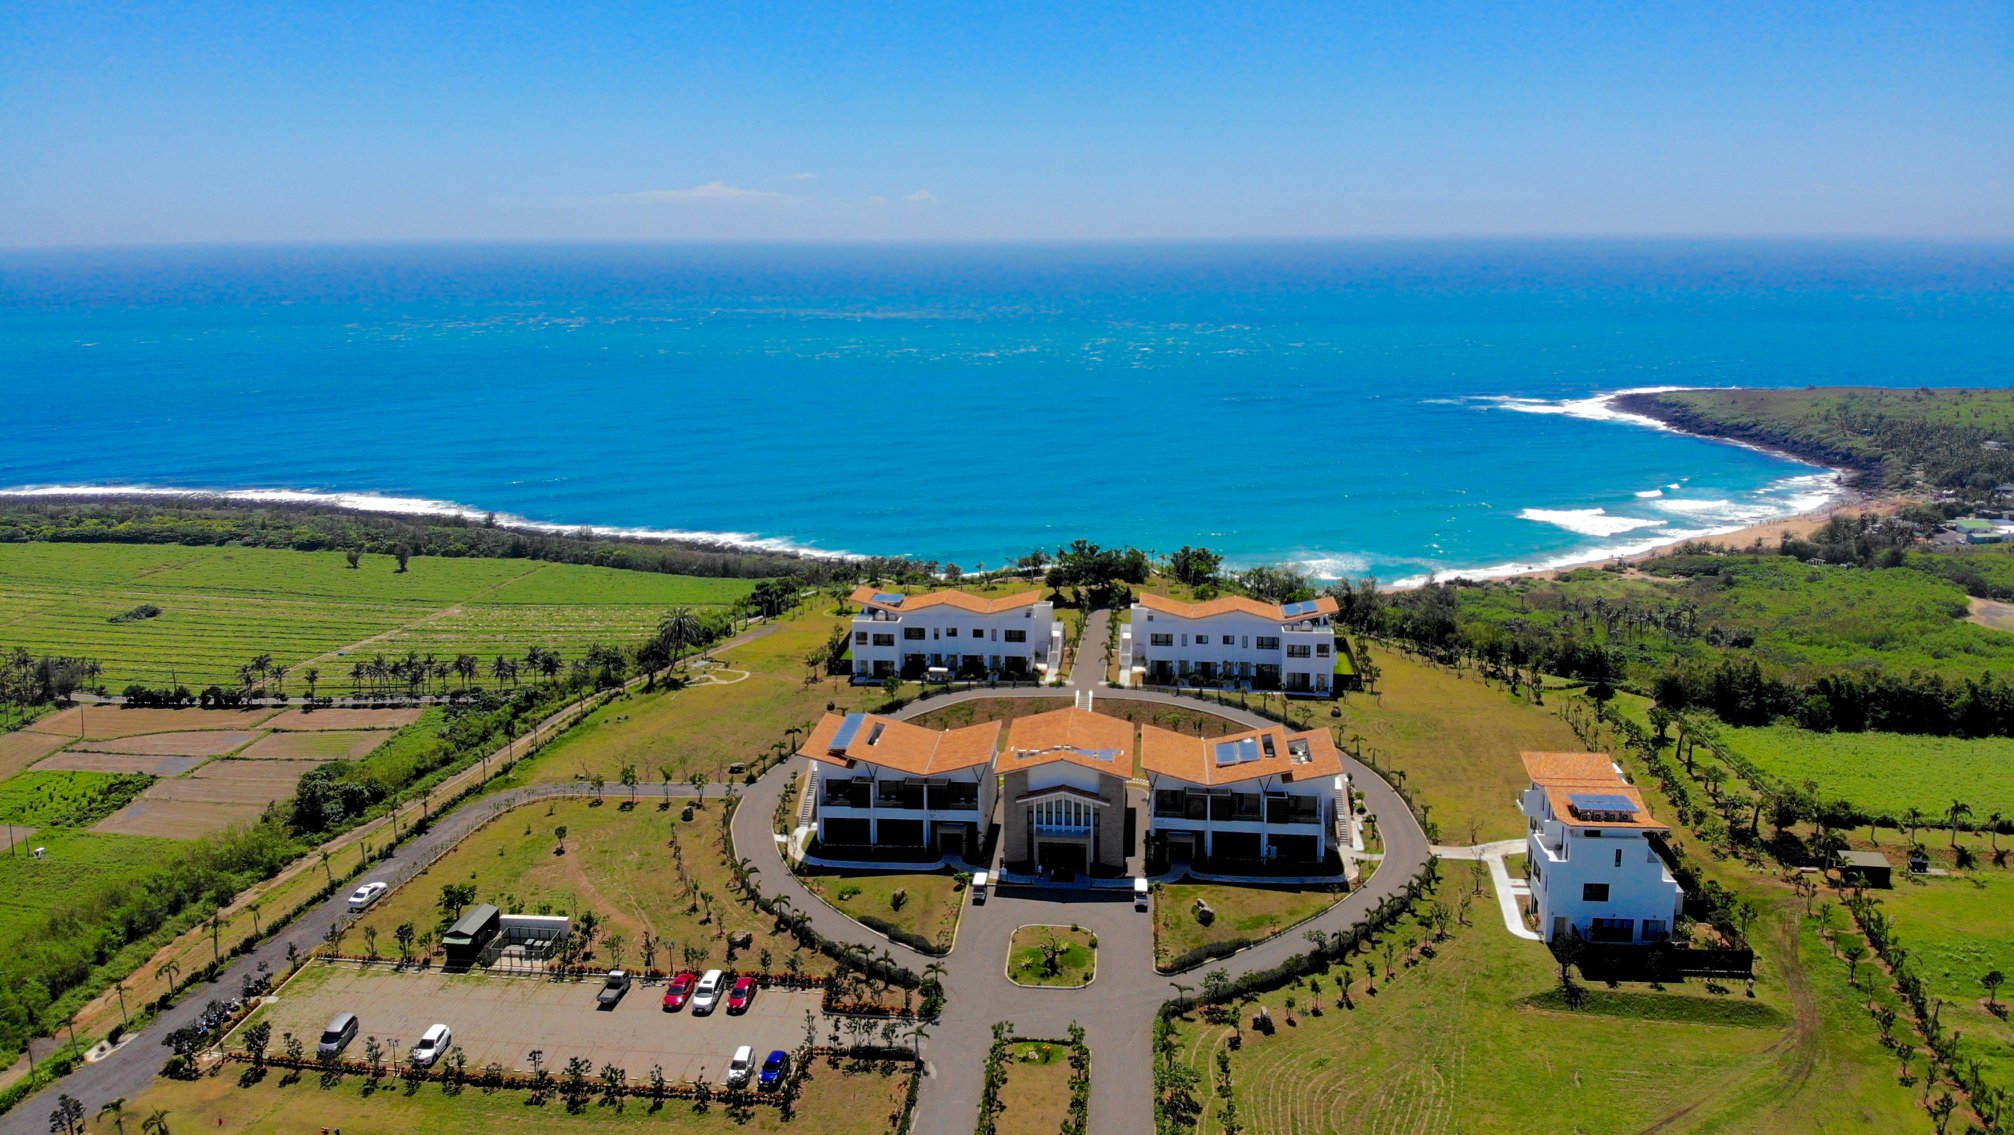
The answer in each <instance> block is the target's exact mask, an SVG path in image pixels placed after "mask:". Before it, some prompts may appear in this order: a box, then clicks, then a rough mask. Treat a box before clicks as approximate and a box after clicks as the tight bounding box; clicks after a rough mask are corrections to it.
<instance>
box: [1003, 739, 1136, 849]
mask: <svg viewBox="0 0 2014 1135" xmlns="http://www.w3.org/2000/svg"><path fill="white" fill-rule="evenodd" d="M1133 752H1134V738H1133V726H1132V724H1131V723H1130V722H1127V721H1124V720H1121V719H1119V718H1115V717H1107V716H1105V715H1103V714H1098V713H1092V712H1090V711H1089V710H1082V709H1059V710H1056V711H1054V712H1052V713H1043V714H1036V715H1034V716H1032V717H1020V718H1015V719H1014V720H1013V721H1012V722H1011V723H1009V725H1008V727H1007V742H1006V744H1005V745H1004V746H1003V747H1002V749H1001V752H1000V755H999V757H998V758H997V759H996V761H995V765H994V767H995V768H996V769H997V770H998V771H999V772H1000V773H1001V774H1002V776H1003V777H1004V778H1005V781H1004V788H1003V792H1004V795H1005V799H1006V802H1007V806H1006V815H1005V816H1004V817H1003V823H1002V843H1003V847H1002V853H1003V857H1004V858H1005V860H1006V862H1007V863H1008V864H1009V865H1010V866H1012V867H1015V868H1018V869H1021V870H1026V871H1036V870H1042V869H1046V870H1047V872H1048V874H1049V875H1050V876H1051V877H1061V878H1068V877H1070V876H1073V875H1075V874H1078V873H1080V872H1085V873H1092V874H1118V873H1119V872H1120V871H1122V870H1123V869H1124V868H1125V864H1126V838H1125V835H1126V782H1127V781H1128V780H1130V779H1131V778H1132V776H1133Z"/></svg>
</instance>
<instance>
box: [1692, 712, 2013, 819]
mask: <svg viewBox="0 0 2014 1135" xmlns="http://www.w3.org/2000/svg"><path fill="white" fill-rule="evenodd" d="M1720 736H1721V738H1722V740H1723V741H1725V742H1726V744H1727V747H1728V748H1729V750H1731V751H1732V752H1733V753H1734V754H1735V755H1737V756H1740V757H1745V758H1747V759H1748V760H1750V761H1752V762H1754V763H1755V766H1756V767H1757V768H1759V769H1761V770H1762V771H1763V772H1764V773H1766V774H1768V775H1769V776H1772V777H1775V778H1776V779H1777V780H1779V781H1781V782H1782V783H1784V784H1790V785H1801V784H1803V783H1804V782H1805V781H1807V780H1815V781H1817V782H1818V786H1819V790H1820V792H1821V793H1822V794H1823V795H1824V796H1826V797H1836V798H1840V799H1845V800H1850V801H1852V802H1853V803H1854V804H1857V805H1859V806H1860V807H1862V808H1864V809H1867V810H1868V811H1870V812H1874V813H1877V814H1881V815H1888V816H1900V815H1902V814H1903V813H1904V812H1906V811H1908V810H1909V809H1910V808H1917V809H1920V810H1921V811H1922V812H1923V813H1924V814H1925V815H1927V816H1933V817H1936V816H1942V815H1943V814H1944V812H1945V810H1946V809H1947V808H1949V807H1951V802H1952V801H1953V800H1962V801H1964V802H1965V803H1967V804H1969V805H1970V806H1971V807H1972V811H1973V814H1974V816H1975V818H1976V819H1977V820H1984V819H1985V817H1987V816H1988V815H1991V814H1992V813H1995V812H1998V813H2000V814H2001V815H2004V816H2014V738H2007V737H1980V738H1963V737H1927V736H1916V735H1913V734H1903V733H1814V732H1812V731H1811V730H1808V729H1800V728H1798V727H1797V726H1794V725H1772V726H1767V727H1762V728H1746V729H1736V728H1726V729H1722V730H1721V732H1720Z"/></svg>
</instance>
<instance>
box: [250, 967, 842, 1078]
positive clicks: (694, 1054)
mask: <svg viewBox="0 0 2014 1135" xmlns="http://www.w3.org/2000/svg"><path fill="white" fill-rule="evenodd" d="M600 988H601V982H600V981H599V980H583V981H578V982H554V981H550V980H543V979H539V978H528V977H490V976H485V975H480V974H455V975H449V974H444V973H441V972H440V971H438V970H433V971H425V972H420V971H407V972H404V973H400V972H395V971H394V970H393V969H392V968H391V967H390V966H379V967H370V968H366V967H362V966H353V965H348V964H336V965H320V964H317V965H311V966H309V967H308V968H307V969H305V970H303V971H301V973H300V974H298V975H297V976H296V977H295V978H294V980H292V981H290V982H288V983H287V985H286V986H285V988H283V989H281V990H280V993H279V995H278V998H277V1000H275V1001H274V1002H273V1003H271V1004H270V1005H267V1006H266V1007H265V1008H264V1009H262V1010H261V1011H260V1012H259V1013H258V1014H255V1015H254V1016H253V1017H252V1018H250V1021H248V1023H251V1022H256V1021H260V1020H265V1021H270V1022H272V1026H273V1042H272V1051H275V1052H277V1051H279V1050H280V1047H281V1040H280V1038H281V1036H282V1035H283V1034H285V1033H288V1032H292V1033H293V1034H294V1035H295V1036H297V1037H299V1038H301V1043H302V1044H303V1045H305V1046H306V1047H307V1051H308V1053H309V1055H311V1056H312V1055H313V1053H314V1046H315V1041H316V1039H317V1038H319V1037H320V1036H321V1033H322V1026H323V1025H325V1024H327V1023H328V1021H329V1019H330V1018H332V1017H334V1016H335V1015H336V1014H337V1013H340V1012H343V1011H345V1010H347V1011H349V1012H352V1013H355V1014H356V1015H357V1018H358V1031H357V1039H356V1040H355V1041H353V1042H351V1044H350V1046H349V1048H348V1049H347V1050H345V1052H344V1053H343V1055H344V1056H345V1057H347V1058H349V1059H353V1060H362V1059H363V1058H364V1038H365V1037H368V1036H375V1037H377V1038H378V1039H379V1040H380V1041H382V1042H384V1043H385V1046H386V1050H387V1051H386V1055H387V1059H388V1060H389V1058H390V1056H391V1054H392V1052H393V1051H396V1052H398V1053H399V1054H400V1055H401V1056H403V1054H404V1052H405V1050H406V1049H408V1048H410V1047H411V1046H412V1044H413V1042H414V1041H416V1040H418V1039H419V1037H420V1034H421V1033H422V1032H425V1031H426V1028H427V1026H428V1025H431V1024H433V1023H434V1022H436V1021H440V1022H443V1023H445V1024H446V1025H447V1026H448V1027H449V1028H451V1029H453V1030H454V1042H455V1043H456V1044H458V1045H460V1046H461V1048H462V1051H463V1052H465V1053H467V1054H468V1067H469V1071H470V1072H471V1073H474V1072H475V1071H477V1070H478V1069H480V1068H481V1067H482V1066H483V1065H485V1064H487V1063H489V1062H490V1061H492V1060H494V1061H496V1062H497V1063H498V1064H501V1065H503V1066H504V1067H505V1068H509V1069H515V1070H520V1071H530V1069H531V1062H530V1061H529V1060H528V1059H527V1054H528V1053H530V1052H531V1050H532V1049H540V1050H542V1051H543V1052H544V1053H545V1057H544V1059H545V1067H546V1068H547V1069H548V1070H552V1071H557V1070H558V1069H560V1068H562V1067H564V1066H565V1065H566V1062H567V1060H568V1059H569V1058H571V1057H575V1056H580V1057H584V1058H586V1059H587V1060H588V1061H589V1062H590V1063H592V1064H593V1065H594V1068H595V1069H596V1070H597V1071H599V1070H600V1069H601V1067H602V1065H604V1064H614V1065H615V1066H616V1067H618V1068H622V1069H624V1070H625V1071H627V1072H628V1073H629V1078H630V1079H631V1080H632V1081H639V1082H640V1081H643V1080H645V1079H647V1078H648V1077H649V1074H650V1066H651V1065H652V1064H659V1065H662V1066H663V1068H664V1076H665V1079H667V1080H671V1081H673V1082H677V1081H680V1080H690V1079H693V1078H694V1077H696V1076H698V1075H699V1074H700V1073H701V1071H702V1070H704V1073H705V1075H706V1076H707V1078H708V1079H710V1080H712V1081H713V1082H714V1083H716V1084H718V1083H719V1082H720V1081H721V1080H722V1078H723V1077H724V1076H725V1074H726V1071H727V1061H728V1058H729V1057H730V1056H732V1055H733V1053H734V1050H735V1048H736V1047H737V1046H739V1045H744V1044H745V1045H748V1046H750V1047H751V1048H753V1049H755V1058H756V1060H758V1061H760V1060H761V1059H762V1058H763V1057H764V1056H765V1055H767V1054H768V1053H769V1051H770V1050H771V1049H776V1048H781V1049H784V1050H786V1051H789V1050H791V1049H795V1048H796V1047H797V1046H798V1045H800V1044H802V1043H804V1014H805V1012H806V1011H807V1010H809V1011H810V1012H811V1013H812V1014H813V1015H814V1016H815V1017H816V1019H817V1021H818V1026H817V1027H818V1030H819V1038H818V1039H819V1043H824V1041H825V1038H826V1030H827V1028H828V1026H827V1025H826V1023H825V1014H824V1013H822V1012H820V1010H819V1004H820V997H819V994H818V993H817V992H815V991H804V990H783V989H764V990H762V992H761V993H760V994H759V995H757V997H756V999H755V1004H754V1005H752V1006H750V1007H749V1010H748V1012H746V1013H744V1014H742V1015H740V1016H729V1015H728V1014H727V1010H726V1008H725V1007H724V1006H725V1004H726V999H725V998H724V997H723V998H722V1005H723V1007H722V1008H720V1009H717V1010H715V1011H714V1013H713V1014H712V1015H711V1016H707V1017H694V1016H693V1015H692V1010H691V1008H690V1007H688V1008H685V1009H682V1010H680V1011H678V1012H676V1013H667V1012H665V1011H664V1009H663V1006H662V999H663V997H664V985H663V984H662V983H658V984H656V985H644V984H643V983H641V982H638V983H637V984H636V985H634V986H632V987H631V988H630V991H629V995H628V996H626V997H624V998H623V999H622V1003H621V1004H619V1005H617V1006H616V1007H615V1008H614V1009H612V1010H600V1009H597V1008H596V1006H595V993H596V991H598V990H599V989H600ZM241 1032H242V1030H241ZM393 1038H396V1039H397V1044H396V1046H394V1045H393V1043H392V1041H393ZM231 1039H232V1041H233V1042H234V1043H235V1042H237V1040H238V1037H237V1036H233V1037H232V1038H231Z"/></svg>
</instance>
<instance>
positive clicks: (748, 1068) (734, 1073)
mask: <svg viewBox="0 0 2014 1135" xmlns="http://www.w3.org/2000/svg"><path fill="white" fill-rule="evenodd" d="M754 1071H755V1050H754V1049H753V1048H750V1047H749V1046H747V1045H745V1044H744V1045H742V1046H741V1047H740V1048H737V1049H735V1050H734V1059H732V1060H730V1061H728V1062H727V1086H728V1087H730V1088H745V1087H747V1086H748V1077H749V1074H750V1073H752V1072H754Z"/></svg>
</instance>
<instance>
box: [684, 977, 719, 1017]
mask: <svg viewBox="0 0 2014 1135" xmlns="http://www.w3.org/2000/svg"><path fill="white" fill-rule="evenodd" d="M726 980H727V975H726V974H723V973H721V972H720V971H719V970H717V969H710V970H707V971H706V974H705V976H703V977H701V978H700V979H699V988H697V989H694V990H693V991H692V1015H693V1016H695V1017H704V1016H706V1015H707V1014H708V1013H711V1012H713V1010H714V1009H715V1008H717V1007H718V1006H719V1005H720V987H721V984H722V983H723V982H725V981H726Z"/></svg>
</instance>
